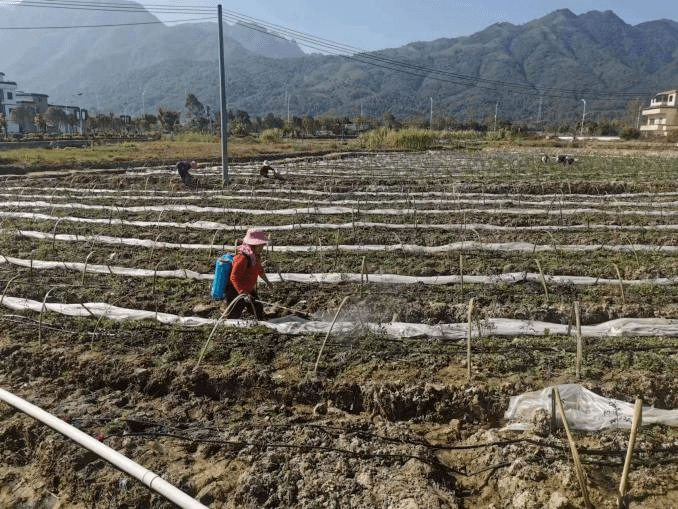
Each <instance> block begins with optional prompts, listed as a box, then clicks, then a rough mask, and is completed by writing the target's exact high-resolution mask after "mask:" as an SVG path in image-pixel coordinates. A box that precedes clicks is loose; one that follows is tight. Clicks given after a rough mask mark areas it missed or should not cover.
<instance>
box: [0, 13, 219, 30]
mask: <svg viewBox="0 0 678 509" xmlns="http://www.w3.org/2000/svg"><path fill="white" fill-rule="evenodd" d="M212 19H214V16H211V17H209V18H189V19H184V20H177V21H173V23H187V22H191V21H208V20H212ZM161 24H163V22H162V21H160V20H158V21H143V22H135V23H109V24H102V25H65V26H42V27H0V30H62V29H63V30H70V29H75V28H112V27H125V26H138V25H161Z"/></svg>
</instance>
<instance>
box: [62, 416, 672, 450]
mask: <svg viewBox="0 0 678 509" xmlns="http://www.w3.org/2000/svg"><path fill="white" fill-rule="evenodd" d="M116 420H119V421H120V422H121V423H129V424H137V425H140V426H145V427H156V428H165V429H168V428H169V429H173V430H177V431H185V432H197V431H228V430H233V429H234V428H236V429H237V430H238V431H240V430H243V429H262V430H263V429H269V428H289V429H292V428H314V429H317V430H321V431H325V432H327V433H328V434H330V432H336V433H345V434H348V435H355V436H359V437H360V438H369V439H379V440H382V441H384V442H390V443H394V444H402V445H412V446H420V447H426V448H428V449H432V450H443V451H461V450H473V449H483V448H488V447H506V446H509V445H515V444H530V445H534V446H537V447H546V448H549V449H556V450H560V451H569V450H570V449H569V445H561V444H558V443H552V442H549V441H544V440H536V439H533V438H516V439H510V440H499V441H495V442H485V443H479V444H468V445H435V444H431V443H429V442H427V441H425V440H423V439H422V440H408V439H403V438H391V437H385V436H383V435H377V434H375V433H372V432H369V431H363V430H351V429H347V428H342V427H339V426H325V425H321V424H313V423H303V424H298V423H297V424H270V425H242V424H236V425H235V426H232V427H230V428H226V427H200V428H195V427H187V428H186V427H184V428H182V427H176V426H174V425H171V424H170V425H168V424H164V423H158V422H155V421H145V420H140V419H130V418H124V419H120V418H119V417H75V418H70V419H68V421H69V422H70V423H71V424H73V425H76V423H77V422H82V421H96V422H112V421H116ZM149 434H158V435H161V436H165V435H168V436H171V437H174V438H181V439H184V440H193V439H194V438H192V437H187V436H185V435H178V434H174V433H166V432H160V431H158V432H132V433H124V434H122V435H120V434H112V435H109V436H137V435H139V436H143V435H149ZM195 440H197V441H210V440H214V441H215V443H220V444H221V443H227V444H231V443H236V442H229V441H224V440H217V439H195ZM247 445H257V446H261V444H247ZM290 447H291V446H290ZM295 447H297V446H295ZM298 447H302V448H303V447H311V446H298ZM578 450H579V453H580V454H582V455H589V456H621V457H623V456H624V455H625V454H626V449H613V450H610V449H605V450H602V449H588V448H579V449H578ZM633 452H634V453H635V454H647V455H652V454H661V453H668V454H678V446H671V447H662V448H649V449H648V448H642V447H638V448H634V449H633Z"/></svg>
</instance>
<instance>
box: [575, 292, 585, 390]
mask: <svg viewBox="0 0 678 509" xmlns="http://www.w3.org/2000/svg"><path fill="white" fill-rule="evenodd" d="M574 316H575V320H576V323H577V358H576V360H575V376H576V377H577V379H579V375H580V374H581V359H582V356H583V354H584V344H583V341H582V337H581V317H580V315H579V301H575V303H574Z"/></svg>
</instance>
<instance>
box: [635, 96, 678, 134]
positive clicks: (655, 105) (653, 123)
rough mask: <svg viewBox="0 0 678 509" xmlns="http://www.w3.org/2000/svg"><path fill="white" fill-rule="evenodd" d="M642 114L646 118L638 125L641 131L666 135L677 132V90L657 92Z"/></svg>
mask: <svg viewBox="0 0 678 509" xmlns="http://www.w3.org/2000/svg"><path fill="white" fill-rule="evenodd" d="M642 114H643V116H644V117H645V118H646V120H645V123H644V124H643V125H641V126H640V132H641V133H645V134H653V135H659V136H668V135H669V134H671V133H676V132H678V90H667V91H666V92H659V93H658V94H657V95H655V96H654V97H653V98H652V100H651V101H650V107H649V108H645V109H643V111H642Z"/></svg>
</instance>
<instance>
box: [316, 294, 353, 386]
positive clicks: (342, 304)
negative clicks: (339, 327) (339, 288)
mask: <svg viewBox="0 0 678 509" xmlns="http://www.w3.org/2000/svg"><path fill="white" fill-rule="evenodd" d="M349 297H350V295H347V296H346V297H344V300H342V301H341V304H339V307H338V308H337V312H336V313H335V315H334V319H333V320H332V323H331V324H330V328H329V329H328V330H327V334H326V335H325V339H324V340H323V344H322V345H321V346H320V351H319V352H318V358H317V359H316V360H315V366H314V367H313V376H315V375H316V373H317V372H318V363H319V362H320V357H321V356H322V354H323V350H324V349H325V343H327V338H329V337H330V332H332V327H334V323H335V322H336V321H337V317H338V316H339V311H341V308H342V307H343V306H344V304H345V303H346V301H347V300H348V299H349Z"/></svg>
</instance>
